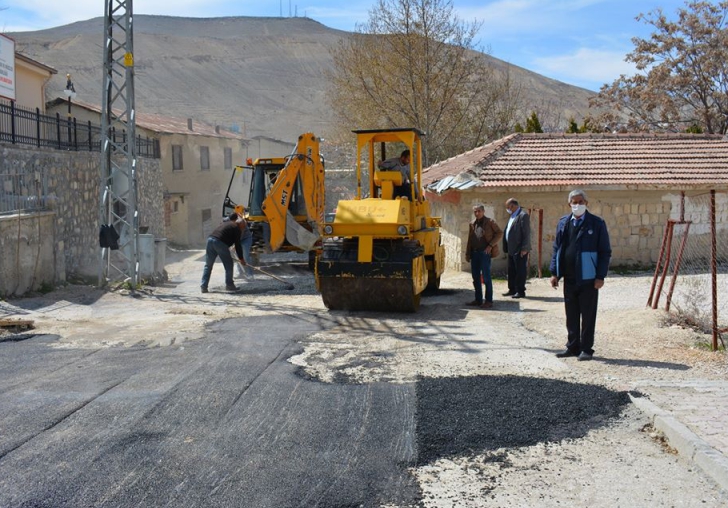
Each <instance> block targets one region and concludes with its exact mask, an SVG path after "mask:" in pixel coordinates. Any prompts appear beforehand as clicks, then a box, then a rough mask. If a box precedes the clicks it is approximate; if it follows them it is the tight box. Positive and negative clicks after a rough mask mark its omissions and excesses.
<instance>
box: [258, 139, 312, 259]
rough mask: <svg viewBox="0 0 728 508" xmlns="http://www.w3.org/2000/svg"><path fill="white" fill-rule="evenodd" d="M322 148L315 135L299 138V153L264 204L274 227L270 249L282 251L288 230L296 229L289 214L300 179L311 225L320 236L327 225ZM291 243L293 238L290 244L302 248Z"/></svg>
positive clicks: (292, 158) (279, 175) (282, 174)
mask: <svg viewBox="0 0 728 508" xmlns="http://www.w3.org/2000/svg"><path fill="white" fill-rule="evenodd" d="M319 145H320V140H319V138H317V137H316V136H315V135H313V134H311V133H306V134H303V135H301V136H299V138H298V144H297V145H296V148H295V150H294V151H293V153H292V154H291V156H290V157H289V159H288V162H287V163H286V165H285V167H284V168H283V169H281V171H280V172H279V173H278V177H277V178H276V181H275V183H274V184H273V187H272V188H271V190H270V192H269V193H268V196H267V197H266V198H265V200H264V201H263V213H265V216H266V218H267V219H268V224H269V225H270V248H271V250H273V251H276V250H278V249H280V248H281V246H282V245H283V242H284V241H285V240H286V227H289V228H290V227H292V226H293V225H294V224H290V222H294V223H295V221H294V220H292V218H291V217H292V216H291V215H290V214H289V212H288V207H289V205H290V202H291V196H292V195H293V193H294V192H295V189H294V186H295V184H296V178H297V177H298V178H300V180H301V185H302V188H303V198H304V201H305V206H306V216H307V220H308V223H309V224H310V225H311V228H312V229H313V231H314V233H315V234H316V236H318V235H319V231H318V229H319V225H320V224H322V223H323V221H324V206H325V203H324V165H323V162H322V159H321V154H320V153H319ZM295 226H298V224H297V223H296V224H295ZM289 236H290V235H289ZM291 240H292V239H291V238H289V243H291V244H292V245H296V246H299V245H297V244H296V243H294V241H291ZM301 247H303V246H301ZM308 248H310V247H308Z"/></svg>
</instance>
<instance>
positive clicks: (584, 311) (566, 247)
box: [551, 190, 612, 360]
mask: <svg viewBox="0 0 728 508" xmlns="http://www.w3.org/2000/svg"><path fill="white" fill-rule="evenodd" d="M588 204H589V202H588V200H587V197H586V193H585V192H584V191H582V190H573V191H571V193H569V205H570V206H571V213H570V214H568V215H564V216H563V217H562V218H561V220H559V224H558V226H557V227H556V238H555V239H554V252H553V256H552V257H551V274H552V276H551V286H553V288H554V289H556V288H558V287H559V279H560V278H562V277H563V279H564V305H565V307H566V330H567V333H568V340H567V343H566V350H565V351H563V352H561V353H557V354H556V356H558V357H559V358H566V357H569V356H578V359H579V360H591V359H592V355H593V354H594V349H593V346H594V327H595V326H596V320H597V302H598V299H599V290H600V289H601V288H602V286H604V278H605V277H606V276H607V271H608V269H609V259H610V258H611V256H612V248H611V247H610V245H609V233H608V232H607V225H606V224H605V223H604V221H603V220H602V219H601V218H600V217H597V216H596V215H592V214H590V213H589V212H587V211H586V206H587V205H588Z"/></svg>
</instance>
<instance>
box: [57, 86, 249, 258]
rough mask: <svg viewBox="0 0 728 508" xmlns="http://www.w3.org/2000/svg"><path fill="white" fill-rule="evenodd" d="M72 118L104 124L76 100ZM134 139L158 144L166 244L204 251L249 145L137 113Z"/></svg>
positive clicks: (207, 128) (205, 127)
mask: <svg viewBox="0 0 728 508" xmlns="http://www.w3.org/2000/svg"><path fill="white" fill-rule="evenodd" d="M67 105H68V102H67V100H66V99H63V98H59V99H55V100H53V101H51V102H49V103H48V112H49V114H55V113H60V114H61V115H63V116H65V115H66V114H67V113H66V107H67ZM72 115H73V117H74V118H75V119H76V122H78V123H87V122H89V121H90V122H91V123H93V124H95V125H100V124H101V108H100V107H99V106H97V105H94V104H90V103H87V102H84V101H80V100H74V101H73V104H72ZM136 133H137V135H141V136H142V137H150V138H156V139H158V140H159V150H160V153H159V161H160V166H161V168H162V181H163V184H164V217H165V219H164V220H165V230H166V235H167V241H168V242H169V243H171V244H174V245H177V246H182V247H200V246H203V245H204V243H205V241H206V239H207V236H208V235H209V233H210V232H212V230H213V229H214V228H215V226H217V225H218V224H219V222H220V220H221V216H222V204H223V200H224V198H225V192H226V191H227V186H228V183H229V181H230V176H231V171H232V170H233V167H234V166H238V165H242V164H244V163H245V160H246V158H247V157H248V152H247V148H248V143H247V142H246V141H245V140H244V138H243V136H242V135H241V134H238V133H235V132H229V131H227V130H225V129H222V128H220V127H219V126H213V125H209V124H206V123H202V122H197V121H194V120H192V119H190V118H188V119H183V118H175V117H167V116H161V115H152V114H147V113H139V112H137V114H136Z"/></svg>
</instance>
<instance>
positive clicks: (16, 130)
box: [0, 101, 159, 159]
mask: <svg viewBox="0 0 728 508" xmlns="http://www.w3.org/2000/svg"><path fill="white" fill-rule="evenodd" d="M110 137H111V139H112V141H113V143H114V144H122V145H125V144H126V143H127V135H126V131H125V130H122V131H121V132H117V131H116V129H114V128H112V129H111V133H110ZM0 141H5V142H10V143H13V144H18V145H32V146H37V147H45V148H54V149H57V150H73V151H85V152H99V151H101V126H99V125H93V124H92V123H91V122H90V121H89V122H86V123H84V122H77V121H76V118H75V117H74V118H62V117H61V115H60V114H59V113H56V114H55V115H44V114H41V113H40V110H39V109H38V108H35V109H30V108H24V107H22V106H18V105H16V104H15V102H13V101H0ZM134 142H135V144H136V154H137V155H138V156H140V157H149V158H153V159H158V158H159V140H158V139H154V138H150V137H142V136H135V139H134Z"/></svg>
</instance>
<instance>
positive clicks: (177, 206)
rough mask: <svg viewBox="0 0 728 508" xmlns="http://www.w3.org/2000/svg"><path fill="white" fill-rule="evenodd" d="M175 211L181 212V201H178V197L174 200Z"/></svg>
mask: <svg viewBox="0 0 728 508" xmlns="http://www.w3.org/2000/svg"><path fill="white" fill-rule="evenodd" d="M174 212H175V213H177V212H179V201H177V200H176V199H175V200H174Z"/></svg>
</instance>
